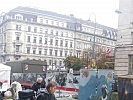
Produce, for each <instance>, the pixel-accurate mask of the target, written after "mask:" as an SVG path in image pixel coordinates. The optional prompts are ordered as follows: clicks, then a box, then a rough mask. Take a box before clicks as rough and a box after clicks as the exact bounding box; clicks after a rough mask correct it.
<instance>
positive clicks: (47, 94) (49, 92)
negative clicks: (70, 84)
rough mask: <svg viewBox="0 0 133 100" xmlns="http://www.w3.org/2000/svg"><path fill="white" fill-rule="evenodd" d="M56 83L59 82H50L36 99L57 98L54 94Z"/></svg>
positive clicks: (52, 99) (53, 99)
mask: <svg viewBox="0 0 133 100" xmlns="http://www.w3.org/2000/svg"><path fill="white" fill-rule="evenodd" d="M56 85H57V84H56V83H55V82H53V81H51V82H49V83H48V85H47V86H46V88H45V89H44V91H42V92H41V93H40V94H39V95H38V96H37V99H36V100H57V99H56V98H55V95H54V92H55V91H56Z"/></svg>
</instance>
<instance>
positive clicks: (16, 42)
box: [13, 40, 23, 45]
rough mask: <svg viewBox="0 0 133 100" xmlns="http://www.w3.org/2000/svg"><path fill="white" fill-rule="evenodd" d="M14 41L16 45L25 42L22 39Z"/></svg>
mask: <svg viewBox="0 0 133 100" xmlns="http://www.w3.org/2000/svg"><path fill="white" fill-rule="evenodd" d="M13 43H14V45H22V44H23V42H22V41H20V40H14V42H13Z"/></svg>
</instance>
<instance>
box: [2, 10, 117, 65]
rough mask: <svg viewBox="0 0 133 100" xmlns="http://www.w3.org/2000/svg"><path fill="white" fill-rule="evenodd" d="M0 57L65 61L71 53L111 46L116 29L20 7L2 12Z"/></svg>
mask: <svg viewBox="0 0 133 100" xmlns="http://www.w3.org/2000/svg"><path fill="white" fill-rule="evenodd" d="M0 21H1V24H0V61H1V62H6V61H14V60H23V59H36V60H39V59H40V60H42V61H43V60H46V61H47V63H48V65H52V64H53V63H54V65H63V59H64V58H65V57H67V56H69V55H76V56H78V57H80V56H82V53H83V51H84V50H86V49H88V48H92V46H93V39H94V30H95V44H96V45H95V50H99V48H103V50H106V49H107V48H110V49H111V50H112V51H113V50H114V47H115V42H116V35H117V34H116V29H113V28H110V27H107V26H103V25H100V24H97V23H95V22H92V21H85V20H82V19H78V18H75V17H74V16H73V15H70V16H66V15H61V14H57V13H54V12H49V11H43V10H39V9H35V8H28V7H17V8H15V9H13V10H11V11H10V12H8V13H5V14H1V20H0Z"/></svg>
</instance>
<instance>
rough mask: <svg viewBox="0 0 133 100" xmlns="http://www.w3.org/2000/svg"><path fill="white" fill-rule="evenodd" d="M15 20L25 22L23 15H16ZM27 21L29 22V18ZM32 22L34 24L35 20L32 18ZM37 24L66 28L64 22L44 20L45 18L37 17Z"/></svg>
mask: <svg viewBox="0 0 133 100" xmlns="http://www.w3.org/2000/svg"><path fill="white" fill-rule="evenodd" d="M15 19H17V20H24V17H23V15H21V14H15ZM25 21H29V20H27V18H25ZM30 22H34V19H33V18H31V19H30ZM37 22H38V23H41V24H49V25H54V26H60V27H66V25H65V23H64V22H61V21H55V20H50V19H47V18H43V17H37Z"/></svg>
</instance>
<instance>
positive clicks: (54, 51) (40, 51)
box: [27, 47, 72, 57]
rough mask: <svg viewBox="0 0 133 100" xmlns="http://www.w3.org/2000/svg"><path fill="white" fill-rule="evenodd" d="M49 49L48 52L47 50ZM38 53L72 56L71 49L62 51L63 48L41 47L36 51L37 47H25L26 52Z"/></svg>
mask: <svg viewBox="0 0 133 100" xmlns="http://www.w3.org/2000/svg"><path fill="white" fill-rule="evenodd" d="M48 51H49V52H48ZM31 53H32V54H39V55H42V54H43V55H49V56H53V55H54V56H60V57H62V56H68V55H70V56H72V51H69V52H68V51H64V53H63V50H53V49H49V50H48V49H44V50H43V49H42V48H39V49H38V51H37V48H33V49H32V50H31V47H27V54H31Z"/></svg>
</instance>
